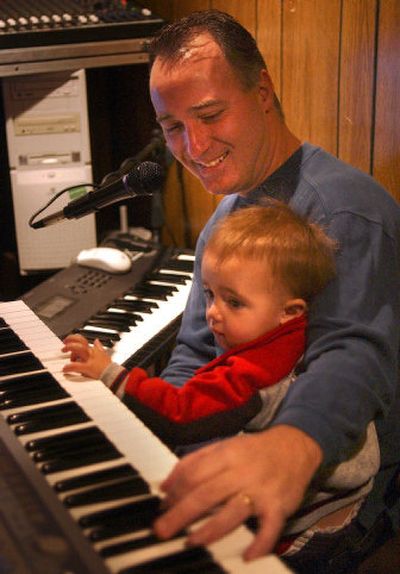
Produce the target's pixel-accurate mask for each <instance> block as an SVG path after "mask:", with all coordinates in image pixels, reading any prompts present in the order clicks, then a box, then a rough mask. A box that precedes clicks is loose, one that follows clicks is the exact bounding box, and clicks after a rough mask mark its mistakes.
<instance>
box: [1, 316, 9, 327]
mask: <svg viewBox="0 0 400 574" xmlns="http://www.w3.org/2000/svg"><path fill="white" fill-rule="evenodd" d="M8 326H9V325H8V323H6V321H5V320H4V319H3V317H0V327H8Z"/></svg>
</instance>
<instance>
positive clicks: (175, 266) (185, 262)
mask: <svg viewBox="0 0 400 574" xmlns="http://www.w3.org/2000/svg"><path fill="white" fill-rule="evenodd" d="M193 266H194V262H193V261H191V260H189V259H169V260H168V261H166V262H165V263H163V269H167V270H168V269H170V270H171V271H186V273H191V272H193Z"/></svg>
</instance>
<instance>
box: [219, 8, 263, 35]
mask: <svg viewBox="0 0 400 574" xmlns="http://www.w3.org/2000/svg"><path fill="white" fill-rule="evenodd" d="M256 4H257V2H256V0H246V2H243V0H211V7H212V8H215V9H216V10H222V11H223V12H227V13H228V14H231V16H233V17H234V18H236V20H238V21H239V22H240V23H241V24H242V26H244V27H245V28H247V30H248V31H249V32H250V34H252V35H253V36H255V34H256Z"/></svg>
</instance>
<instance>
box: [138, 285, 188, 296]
mask: <svg viewBox="0 0 400 574" xmlns="http://www.w3.org/2000/svg"><path fill="white" fill-rule="evenodd" d="M176 291H178V288H177V287H175V286H174V285H159V284H156V283H140V284H139V285H137V286H136V287H135V288H134V289H133V290H132V294H133V295H137V294H140V295H142V296H143V295H148V296H150V295H165V296H170V295H173V293H175V292H176Z"/></svg>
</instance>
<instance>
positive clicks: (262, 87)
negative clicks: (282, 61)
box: [258, 70, 275, 110]
mask: <svg viewBox="0 0 400 574" xmlns="http://www.w3.org/2000/svg"><path fill="white" fill-rule="evenodd" d="M258 87H259V94H260V98H261V100H262V102H263V104H264V106H265V109H266V110H267V109H271V108H272V107H273V106H274V94H275V90H274V85H273V83H272V80H271V78H270V76H269V74H268V72H267V70H261V71H260V79H259V82H258Z"/></svg>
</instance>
